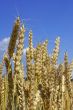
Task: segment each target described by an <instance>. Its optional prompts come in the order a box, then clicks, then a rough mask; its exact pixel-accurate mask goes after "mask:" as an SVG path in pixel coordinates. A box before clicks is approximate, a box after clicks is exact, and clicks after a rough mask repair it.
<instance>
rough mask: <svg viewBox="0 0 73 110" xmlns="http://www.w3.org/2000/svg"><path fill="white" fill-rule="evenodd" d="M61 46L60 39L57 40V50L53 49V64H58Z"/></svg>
mask: <svg viewBox="0 0 73 110" xmlns="http://www.w3.org/2000/svg"><path fill="white" fill-rule="evenodd" d="M59 46H60V37H58V38H56V41H55V48H54V49H53V53H52V57H51V59H52V63H53V64H56V63H57V60H58V55H59Z"/></svg>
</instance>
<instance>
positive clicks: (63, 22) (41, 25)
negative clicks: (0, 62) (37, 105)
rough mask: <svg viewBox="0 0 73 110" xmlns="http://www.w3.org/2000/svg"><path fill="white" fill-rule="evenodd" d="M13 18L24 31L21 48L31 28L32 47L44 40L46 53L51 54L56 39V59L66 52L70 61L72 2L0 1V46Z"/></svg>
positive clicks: (72, 32) (71, 51)
mask: <svg viewBox="0 0 73 110" xmlns="http://www.w3.org/2000/svg"><path fill="white" fill-rule="evenodd" d="M17 16H20V18H21V20H22V21H23V23H24V25H25V28H26V34H25V35H26V36H25V48H26V47H27V44H28V32H29V30H30V29H32V31H33V42H34V44H35V45H37V43H38V42H40V41H41V42H43V41H44V40H46V39H48V40H49V45H48V50H49V51H50V52H52V49H53V47H54V41H55V38H56V37H57V36H60V37H61V44H60V50H61V51H60V57H59V60H60V61H62V59H63V56H64V52H65V51H66V50H67V51H68V54H69V59H70V60H71V59H72V58H73V0H0V43H1V42H2V41H4V39H6V38H8V37H9V36H10V34H11V31H12V26H13V23H14V21H15V19H16V17H17ZM1 45H2V43H1ZM1 45H0V47H2V46H1ZM6 45H7V44H6ZM6 45H5V46H6ZM2 48H4V47H2Z"/></svg>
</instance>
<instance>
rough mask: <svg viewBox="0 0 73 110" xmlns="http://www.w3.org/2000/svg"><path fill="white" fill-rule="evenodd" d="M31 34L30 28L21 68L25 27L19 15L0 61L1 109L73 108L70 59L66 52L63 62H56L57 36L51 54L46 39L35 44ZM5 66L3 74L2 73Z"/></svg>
mask: <svg viewBox="0 0 73 110" xmlns="http://www.w3.org/2000/svg"><path fill="white" fill-rule="evenodd" d="M32 36H33V33H32V31H30V32H29V45H28V48H27V49H26V68H24V65H23V63H22V55H23V49H24V48H25V47H24V39H25V27H24V25H23V24H22V23H21V21H20V18H19V17H18V18H17V19H16V21H15V23H14V26H13V30H12V34H11V37H10V41H9V45H8V49H7V51H6V53H5V54H4V56H3V59H2V62H1V63H0V110H73V92H72V88H73V86H72V85H73V84H72V82H71V78H72V76H71V75H72V71H73V61H71V62H69V61H68V54H67V52H65V54H64V61H63V63H60V64H58V56H59V52H60V49H59V48H60V37H57V38H56V40H55V47H54V49H53V51H52V54H51V55H50V54H49V52H48V48H47V46H48V41H47V40H46V41H44V42H43V43H38V45H37V46H36V48H34V47H33V40H32ZM12 64H13V65H14V67H12ZM4 67H5V68H6V74H5V75H4V76H3V68H4ZM25 69H26V73H25ZM24 74H27V77H26V78H25V76H24Z"/></svg>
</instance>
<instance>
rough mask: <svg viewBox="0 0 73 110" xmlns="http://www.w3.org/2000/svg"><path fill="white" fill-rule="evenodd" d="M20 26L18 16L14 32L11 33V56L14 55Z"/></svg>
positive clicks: (9, 47) (9, 50)
mask: <svg viewBox="0 0 73 110" xmlns="http://www.w3.org/2000/svg"><path fill="white" fill-rule="evenodd" d="M19 28H20V18H19V17H18V18H17V19H16V21H15V24H14V27H13V31H12V34H11V37H10V42H9V45H8V54H9V57H10V58H11V57H12V56H13V53H14V50H15V46H16V41H17V38H18V31H19Z"/></svg>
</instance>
